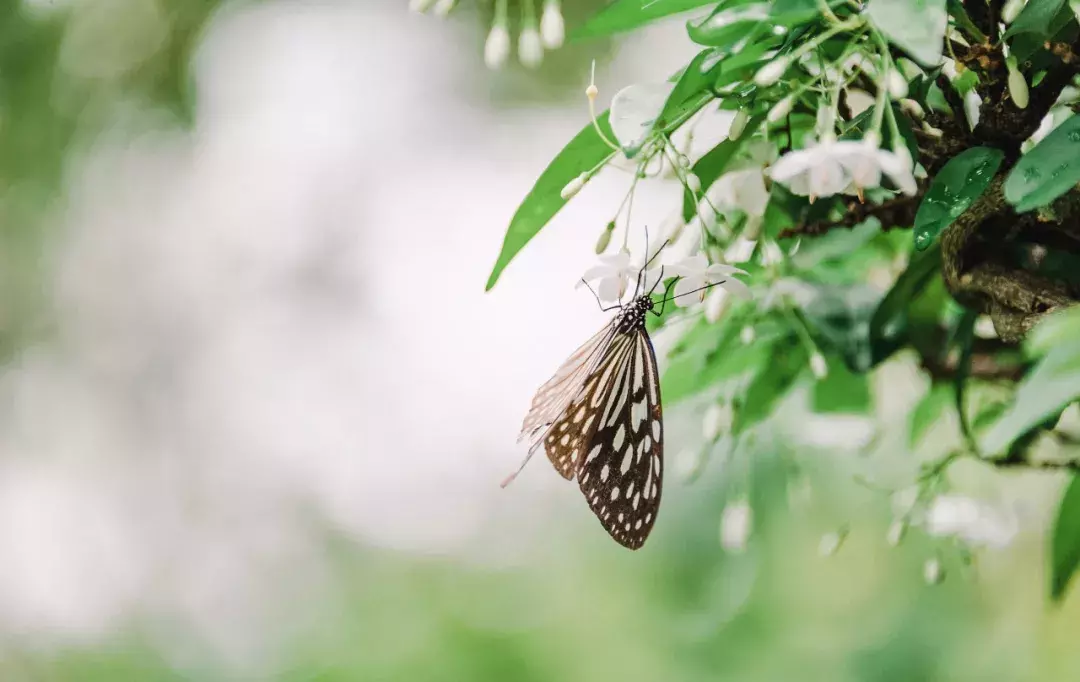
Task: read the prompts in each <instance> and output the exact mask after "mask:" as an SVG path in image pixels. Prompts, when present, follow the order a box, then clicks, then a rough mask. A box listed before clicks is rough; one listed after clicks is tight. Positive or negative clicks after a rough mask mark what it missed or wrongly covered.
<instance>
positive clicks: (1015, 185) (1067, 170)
mask: <svg viewBox="0 0 1080 682" xmlns="http://www.w3.org/2000/svg"><path fill="white" fill-rule="evenodd" d="M1077 182H1080V116H1071V117H1070V118H1068V119H1067V120H1066V121H1065V122H1064V123H1062V124H1061V125H1059V126H1058V127H1057V128H1055V129H1054V130H1053V131H1052V132H1051V133H1050V134H1049V135H1047V136H1046V137H1044V138H1043V139H1042V141H1040V142H1039V144H1037V145H1035V148H1034V149H1032V150H1031V151H1030V152H1028V153H1027V154H1025V155H1024V156H1023V157H1022V158H1021V159H1020V161H1019V162H1018V163H1017V164H1016V166H1015V167H1014V168H1013V169H1012V172H1011V173H1009V177H1008V178H1006V179H1005V199H1006V201H1008V202H1009V203H1010V204H1012V205H1013V206H1015V207H1016V211H1017V212H1018V213H1024V212H1026V211H1030V210H1032V209H1034V208H1038V207H1039V206H1045V205H1047V204H1049V203H1050V202H1052V201H1053V200H1054V199H1057V198H1058V197H1059V196H1061V195H1062V194H1065V193H1066V192H1068V191H1069V190H1070V189H1072V188H1073V187H1074V186H1075V185H1076V183H1077Z"/></svg>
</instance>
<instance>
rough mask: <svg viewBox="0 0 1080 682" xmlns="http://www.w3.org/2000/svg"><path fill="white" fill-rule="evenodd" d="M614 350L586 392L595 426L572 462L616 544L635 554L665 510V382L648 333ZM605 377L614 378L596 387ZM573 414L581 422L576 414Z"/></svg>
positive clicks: (619, 339)
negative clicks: (662, 494)
mask: <svg viewBox="0 0 1080 682" xmlns="http://www.w3.org/2000/svg"><path fill="white" fill-rule="evenodd" d="M611 346H612V347H613V348H618V349H620V350H618V351H617V352H613V353H608V354H606V355H605V356H604V361H603V362H601V364H600V366H599V368H598V369H597V371H596V372H595V373H594V375H593V376H591V377H590V378H589V380H588V381H587V382H586V387H585V390H584V391H583V392H582V396H589V401H588V403H587V407H588V408H589V409H588V410H587V411H586V412H585V415H587V416H585V419H589V418H590V417H592V418H594V419H593V423H592V424H590V427H591V428H590V429H586V430H585V432H584V433H582V434H580V435H581V439H580V441H575V442H578V443H579V445H577V446H576V448H577V450H578V451H579V454H584V459H580V460H577V459H574V461H577V462H580V463H579V464H578V465H577V468H576V472H577V476H578V483H579V485H580V487H581V492H582V493H583V494H584V495H585V499H587V500H588V502H589V507H591V508H592V510H593V513H595V514H596V516H597V518H598V519H600V523H601V524H603V526H604V528H605V529H606V530H607V532H608V533H609V534H610V535H611V537H612V538H614V539H615V540H616V541H617V542H619V543H620V544H622V545H624V546H626V547H629V548H630V549H637V548H638V547H641V546H642V545H643V544H644V543H645V539H646V538H647V537H648V536H649V532H650V531H651V530H652V527H653V524H654V523H656V513H657V510H658V509H659V507H660V490H661V482H662V480H663V451H664V445H663V436H664V433H663V429H664V427H663V423H662V422H663V420H662V413H661V407H660V375H659V372H658V371H657V367H656V354H655V352H654V350H653V346H652V341H651V340H650V339H649V335H648V333H647V332H646V331H645V329H644V327H640V328H637V329H634V330H631V331H629V332H627V333H620V334H618V335H617V336H616V338H615V340H613V341H612V343H611ZM609 358H610V362H609ZM604 372H610V374H611V377H612V378H611V379H610V380H606V381H605V380H603V379H600V380H597V381H596V383H592V382H593V379H594V378H596V376H597V375H600V374H602V373H604ZM590 387H593V390H590ZM567 414H568V415H571V416H572V417H576V416H577V413H571V411H570V410H568V412H567ZM564 419H565V417H564Z"/></svg>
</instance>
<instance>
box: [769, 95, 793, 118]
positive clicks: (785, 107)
mask: <svg viewBox="0 0 1080 682" xmlns="http://www.w3.org/2000/svg"><path fill="white" fill-rule="evenodd" d="M794 106H795V96H794V95H788V96H787V97H785V98H784V99H782V100H780V101H779V102H777V103H776V104H774V105H773V108H772V109H769V113H768V114H766V116H765V118H766V119H767V120H768V121H769V123H779V122H780V121H783V120H784V118H785V117H787V115H788V114H790V113H791V109H792V108H793V107H794Z"/></svg>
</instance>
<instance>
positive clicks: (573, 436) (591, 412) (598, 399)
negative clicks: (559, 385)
mask: <svg viewBox="0 0 1080 682" xmlns="http://www.w3.org/2000/svg"><path fill="white" fill-rule="evenodd" d="M632 351H633V343H632V338H631V337H630V336H628V335H626V334H617V335H615V336H614V338H613V339H612V340H611V342H610V343H609V344H607V345H606V347H605V348H604V349H603V354H602V355H601V356H600V358H599V361H598V362H597V363H596V367H595V368H594V369H593V371H592V372H591V373H590V374H589V376H588V378H587V379H586V380H585V383H584V386H583V387H582V389H581V391H579V392H578V394H577V395H576V396H575V397H574V399H573V400H572V401H571V402H570V404H569V405H568V406H567V407H566V409H565V410H564V411H563V413H562V415H561V416H560V417H559V418H558V419H557V420H556V421H555V423H553V424H552V425H551V428H549V429H548V430H547V431H546V432H545V433H544V434H543V438H542V440H541V441H539V442H542V443H543V444H544V450H545V451H546V452H547V455H548V459H550V460H551V463H552V465H554V467H555V470H556V471H558V472H559V473H560V474H561V475H562V476H563V478H566V479H572V478H573V477H574V474H575V473H576V472H577V471H578V468H579V464H580V462H581V458H582V456H583V455H584V454H585V452H586V447H585V446H586V444H588V443H591V442H592V441H593V440H594V438H595V435H596V432H597V430H598V429H599V428H600V422H601V420H602V416H603V415H602V411H603V409H604V408H605V407H606V403H607V397H608V396H609V395H610V394H611V392H612V390H613V386H614V385H615V383H616V382H617V381H618V376H619V372H620V371H621V370H622V369H623V367H624V366H625V364H626V362H627V361H628V360H629V359H630V355H631V353H632Z"/></svg>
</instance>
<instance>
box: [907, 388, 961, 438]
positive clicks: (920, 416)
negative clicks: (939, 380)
mask: <svg viewBox="0 0 1080 682" xmlns="http://www.w3.org/2000/svg"><path fill="white" fill-rule="evenodd" d="M952 402H953V392H952V391H951V390H949V387H948V385H947V384H935V385H934V386H932V387H931V388H930V390H929V391H927V392H926V395H924V396H923V397H922V400H920V401H919V403H918V404H917V405H916V406H915V409H913V410H912V411H911V415H910V416H909V417H908V419H909V431H908V447H909V448H911V449H914V448H915V447H916V446H917V445H918V444H919V442H920V441H921V440H922V438H923V436H925V435H926V432H927V431H929V430H930V427H931V426H933V425H934V423H935V422H937V420H938V419H940V418H941V413H942V412H944V411H945V407H946V406H948V405H949V404H950V403H952Z"/></svg>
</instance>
